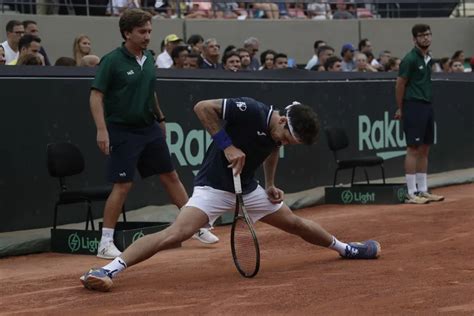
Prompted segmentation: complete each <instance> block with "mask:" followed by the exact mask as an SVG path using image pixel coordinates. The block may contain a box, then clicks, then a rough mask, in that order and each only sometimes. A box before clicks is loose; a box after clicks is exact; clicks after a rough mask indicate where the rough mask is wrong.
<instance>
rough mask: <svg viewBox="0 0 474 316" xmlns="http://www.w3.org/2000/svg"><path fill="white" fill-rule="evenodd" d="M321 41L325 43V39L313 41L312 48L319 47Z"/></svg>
mask: <svg viewBox="0 0 474 316" xmlns="http://www.w3.org/2000/svg"><path fill="white" fill-rule="evenodd" d="M321 43H325V41H321V40H317V41H316V42H314V45H313V48H314V49H318V48H319V44H321Z"/></svg>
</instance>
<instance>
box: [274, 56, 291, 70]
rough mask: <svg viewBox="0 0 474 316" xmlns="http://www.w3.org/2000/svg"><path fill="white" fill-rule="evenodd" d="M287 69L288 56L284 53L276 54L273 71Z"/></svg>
mask: <svg viewBox="0 0 474 316" xmlns="http://www.w3.org/2000/svg"><path fill="white" fill-rule="evenodd" d="M286 68H288V56H287V55H285V54H283V53H279V54H276V55H275V61H274V66H273V69H286Z"/></svg>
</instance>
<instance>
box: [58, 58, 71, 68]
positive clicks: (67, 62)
mask: <svg viewBox="0 0 474 316" xmlns="http://www.w3.org/2000/svg"><path fill="white" fill-rule="evenodd" d="M54 65H55V66H73V67H75V66H76V61H75V60H74V58H71V57H59V58H58V59H56V62H55V63H54Z"/></svg>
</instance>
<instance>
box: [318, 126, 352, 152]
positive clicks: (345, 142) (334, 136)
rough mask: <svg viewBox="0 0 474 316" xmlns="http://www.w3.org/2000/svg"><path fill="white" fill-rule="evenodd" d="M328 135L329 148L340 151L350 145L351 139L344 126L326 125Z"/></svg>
mask: <svg viewBox="0 0 474 316" xmlns="http://www.w3.org/2000/svg"><path fill="white" fill-rule="evenodd" d="M324 130H325V131H326V137H327V140H328V145H329V149H331V150H332V151H334V152H335V151H338V150H340V149H344V148H346V147H347V146H349V139H348V138H347V134H346V132H345V130H344V129H343V128H340V127H326V128H325V129H324Z"/></svg>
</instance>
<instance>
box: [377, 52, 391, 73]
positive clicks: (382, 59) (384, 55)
mask: <svg viewBox="0 0 474 316" xmlns="http://www.w3.org/2000/svg"><path fill="white" fill-rule="evenodd" d="M390 58H392V52H391V51H389V50H383V51H381V52H380V54H379V59H378V60H377V61H378V62H379V64H380V65H381V66H382V67H383V69H385V65H387V63H388V61H389V59H390Z"/></svg>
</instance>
